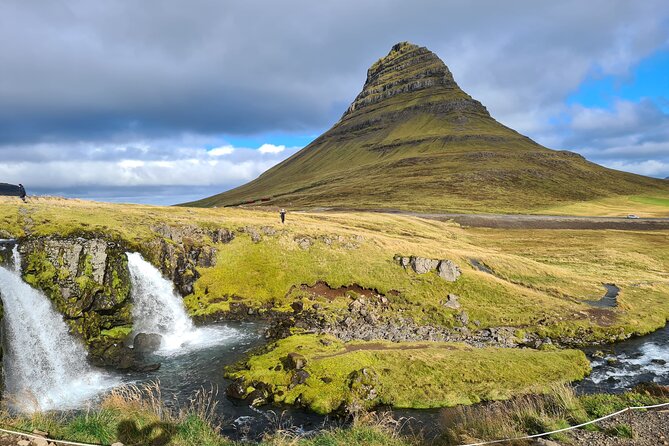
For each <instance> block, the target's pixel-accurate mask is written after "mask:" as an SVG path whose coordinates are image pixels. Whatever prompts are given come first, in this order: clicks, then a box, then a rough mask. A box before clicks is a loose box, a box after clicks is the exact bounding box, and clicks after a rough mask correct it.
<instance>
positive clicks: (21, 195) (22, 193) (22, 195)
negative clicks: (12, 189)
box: [19, 183, 26, 203]
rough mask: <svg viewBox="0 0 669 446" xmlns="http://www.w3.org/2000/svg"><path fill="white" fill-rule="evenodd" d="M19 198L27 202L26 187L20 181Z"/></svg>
mask: <svg viewBox="0 0 669 446" xmlns="http://www.w3.org/2000/svg"><path fill="white" fill-rule="evenodd" d="M19 198H20V199H21V200H23V202H24V203H25V202H26V188H25V187H23V184H21V183H19Z"/></svg>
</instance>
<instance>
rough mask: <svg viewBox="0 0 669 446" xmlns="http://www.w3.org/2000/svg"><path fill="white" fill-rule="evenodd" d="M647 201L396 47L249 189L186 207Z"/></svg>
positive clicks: (516, 208)
mask: <svg viewBox="0 0 669 446" xmlns="http://www.w3.org/2000/svg"><path fill="white" fill-rule="evenodd" d="M648 193H661V194H666V193H669V187H667V183H666V182H664V181H662V180H657V179H652V178H647V177H643V176H639V175H634V174H630V173H624V172H619V171H614V170H610V169H606V168H604V167H601V166H599V165H597V164H594V163H591V162H588V161H587V160H585V159H584V158H583V157H582V156H580V155H578V154H576V153H572V152H568V151H554V150H550V149H547V148H545V147H542V146H541V145H539V144H537V143H536V142H534V141H532V140H531V139H529V138H527V137H526V136H523V135H521V134H519V133H518V132H516V131H514V130H512V129H510V128H508V127H506V126H504V125H502V124H500V123H499V122H497V121H496V120H495V119H493V118H492V117H491V116H490V113H488V110H487V109H486V108H485V107H484V106H483V105H482V104H481V103H480V102H478V101H477V100H475V99H473V98H472V97H471V96H469V95H468V94H467V93H465V92H464V91H463V90H462V89H460V87H459V86H458V84H457V83H456V82H455V80H454V78H453V75H452V74H451V72H450V70H449V69H448V67H447V66H446V65H445V64H444V63H443V62H442V61H441V59H439V58H438V57H437V56H436V55H435V54H434V53H432V52H431V51H429V50H428V49H427V48H424V47H419V46H417V45H414V44H411V43H408V42H403V43H398V44H396V45H395V46H393V47H392V49H391V50H390V52H389V53H388V55H387V56H385V57H383V58H381V59H379V60H378V61H377V62H375V63H374V64H373V65H372V66H371V67H370V68H369V70H368V71H367V80H366V82H365V85H364V87H363V89H362V91H361V92H360V94H359V95H358V96H357V97H356V98H355V100H354V101H353V103H352V104H351V105H350V107H349V108H348V109H347V110H346V112H345V113H344V114H343V116H342V117H341V119H339V121H338V122H337V123H336V124H335V125H334V126H332V128H331V129H329V130H328V131H327V132H325V133H324V134H322V135H321V136H319V137H318V138H316V139H315V140H314V141H313V142H312V143H311V144H309V145H308V146H307V147H305V148H304V149H302V150H301V151H299V152H298V153H296V154H295V155H293V156H292V157H290V158H288V159H286V160H285V161H283V162H282V163H280V164H278V165H276V166H275V167H273V168H271V169H269V170H268V171H267V172H265V173H263V174H262V175H261V176H260V177H258V178H257V179H255V180H253V181H251V182H250V183H248V184H245V185H243V186H241V187H238V188H236V189H233V190H230V191H227V192H224V193H221V194H218V195H214V196H212V197H209V198H205V199H203V200H200V201H196V202H193V203H188V204H187V205H191V206H199V207H211V206H229V205H237V204H244V203H249V202H256V203H258V204H266V205H278V206H287V207H291V208H309V207H328V208H364V209H408V210H418V211H428V210H429V211H490V212H495V211H497V212H520V211H533V210H540V209H542V208H550V207H554V206H558V205H562V204H570V203H574V202H579V201H586V200H592V199H597V198H604V197H610V196H615V195H636V194H648Z"/></svg>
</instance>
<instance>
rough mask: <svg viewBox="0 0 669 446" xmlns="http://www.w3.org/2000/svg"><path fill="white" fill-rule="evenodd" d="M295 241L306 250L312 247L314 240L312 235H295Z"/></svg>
mask: <svg viewBox="0 0 669 446" xmlns="http://www.w3.org/2000/svg"><path fill="white" fill-rule="evenodd" d="M295 242H296V243H297V245H298V246H299V247H300V249H304V250H307V249H309V248H310V247H311V245H312V244H313V240H312V239H311V238H310V237H307V236H298V237H295Z"/></svg>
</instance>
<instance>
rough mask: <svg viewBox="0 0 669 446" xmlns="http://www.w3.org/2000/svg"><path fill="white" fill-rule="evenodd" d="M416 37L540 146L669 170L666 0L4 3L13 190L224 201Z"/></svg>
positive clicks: (7, 143) (5, 115) (0, 7)
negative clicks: (16, 186) (17, 186)
mask: <svg viewBox="0 0 669 446" xmlns="http://www.w3.org/2000/svg"><path fill="white" fill-rule="evenodd" d="M400 41H411V42H413V43H416V44H419V45H422V46H426V47H427V48H429V49H430V50H432V51H433V52H435V53H436V54H437V55H438V56H439V57H440V58H441V59H442V60H444V62H445V63H446V64H447V65H448V66H449V68H450V70H451V71H452V72H453V75H454V77H455V79H456V81H457V82H458V84H459V85H460V86H461V87H462V88H463V89H464V90H465V91H466V92H468V93H469V94H470V95H472V96H473V97H474V98H476V99H478V100H479V101H481V102H482V103H483V104H484V105H486V107H487V108H488V110H489V111H490V112H491V114H492V116H493V117H495V118H496V119H497V120H498V121H500V122H502V123H503V124H505V125H507V126H510V127H512V128H514V129H516V130H518V131H519V132H521V133H523V134H526V135H528V136H530V137H531V138H533V139H534V140H536V141H537V142H539V143H541V144H543V145H545V146H547V147H550V148H554V149H560V150H562V149H566V150H572V151H575V152H578V153H581V154H582V155H584V156H585V157H586V158H588V159H590V160H592V161H595V162H597V163H600V164H603V165H605V166H607V167H612V168H615V169H620V170H625V171H629V172H635V173H639V174H643V175H649V176H655V177H660V178H664V177H669V2H666V0H644V1H643V2H640V1H634V0H628V1H622V0H588V1H587V2H585V1H583V0H562V1H559V2H549V1H536V0H507V1H504V2H500V1H498V0H434V1H428V0H415V1H412V2H406V1H400V0H386V1H374V0H355V1H353V0H338V1H331V2H327V1H323V2H320V1H319V2H315V1H313V0H304V1H301V0H300V1H297V0H284V1H281V2H273V1H259V0H248V1H244V2H242V1H226V0H190V1H188V2H184V1H175V0H143V1H142V2H137V1H134V0H114V1H108V2H91V1H87V0H73V1H63V0H51V1H49V2H29V1H24V0H0V182H8V183H23V184H24V185H25V186H26V188H27V190H28V193H29V194H31V193H32V194H49V195H63V196H68V197H80V198H87V199H97V200H105V201H122V202H135V203H153V204H175V203H180V202H185V201H190V200H194V199H197V198H202V197H205V196H208V195H211V194H214V193H218V192H222V191H224V190H227V189H230V188H233V187H236V186H238V185H241V184H243V183H245V182H247V181H249V180H252V179H253V178H255V177H257V176H258V175H259V174H260V173H262V172H263V171H265V170H266V169H268V168H269V167H271V166H273V165H275V164H276V163H278V162H280V161H281V160H283V159H285V158H286V157H288V156H290V155H292V154H293V153H295V152H296V151H298V150H299V149H301V148H302V147H304V146H306V145H307V144H308V143H309V142H310V141H311V140H313V139H314V138H315V137H317V136H318V135H319V134H321V133H322V132H324V131H325V130H327V129H328V128H330V127H331V126H332V125H333V124H334V123H335V122H336V121H337V120H338V119H339V117H340V116H341V114H342V113H343V112H344V111H345V110H346V108H347V107H348V105H349V104H350V103H351V102H352V101H353V99H354V98H355V96H356V95H357V93H358V92H359V91H360V90H361V88H362V85H363V83H364V81H365V76H366V71H367V68H368V67H369V66H370V65H371V64H372V63H373V62H374V61H376V60H377V59H378V58H379V57H382V56H384V55H385V54H387V53H388V51H389V50H390V48H391V46H392V45H393V44H395V43H397V42H400Z"/></svg>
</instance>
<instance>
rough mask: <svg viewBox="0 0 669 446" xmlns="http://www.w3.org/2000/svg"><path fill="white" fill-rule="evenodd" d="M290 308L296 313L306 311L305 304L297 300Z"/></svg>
mask: <svg viewBox="0 0 669 446" xmlns="http://www.w3.org/2000/svg"><path fill="white" fill-rule="evenodd" d="M290 308H292V309H293V312H295V313H301V312H302V310H304V303H302V301H300V300H296V301H295V302H293V303H292V304H290Z"/></svg>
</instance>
